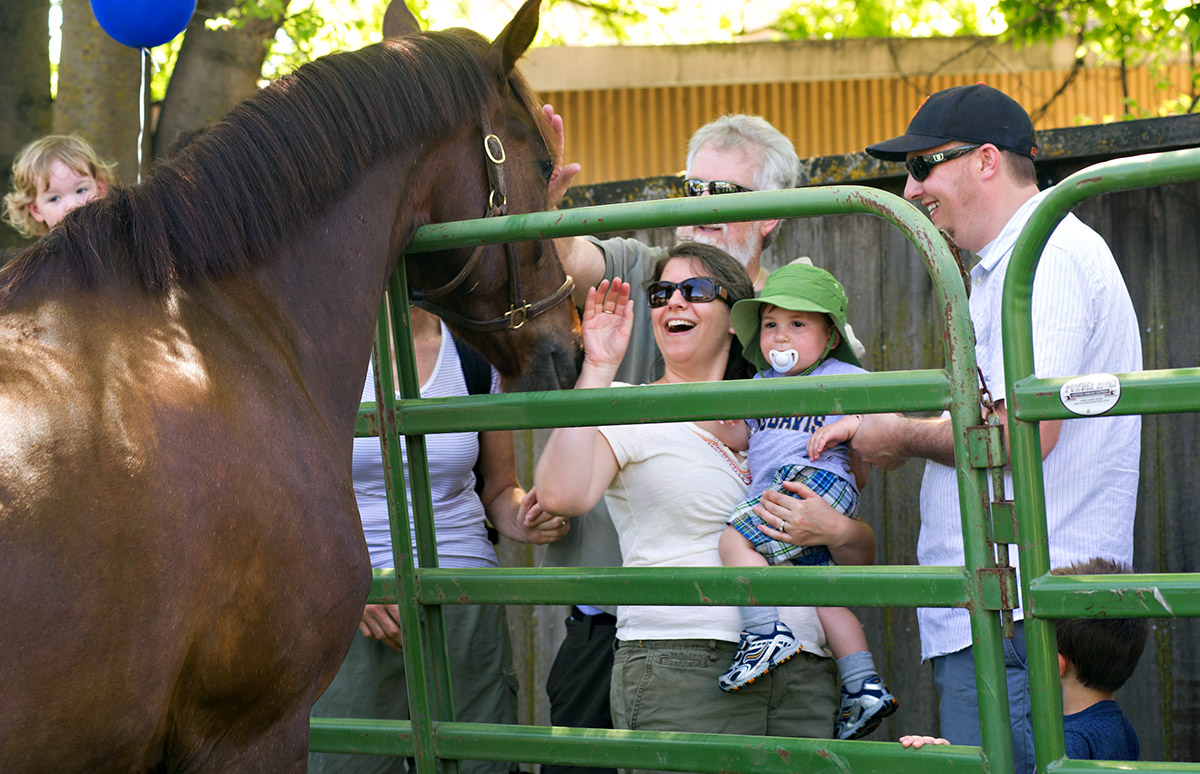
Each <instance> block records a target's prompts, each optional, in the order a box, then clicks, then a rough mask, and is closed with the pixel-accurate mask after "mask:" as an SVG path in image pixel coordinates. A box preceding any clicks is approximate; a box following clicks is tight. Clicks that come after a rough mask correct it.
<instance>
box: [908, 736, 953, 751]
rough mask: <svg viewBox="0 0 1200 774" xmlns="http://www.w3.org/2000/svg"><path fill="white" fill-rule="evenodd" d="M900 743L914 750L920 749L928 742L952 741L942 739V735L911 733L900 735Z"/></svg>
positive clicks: (946, 742)
mask: <svg viewBox="0 0 1200 774" xmlns="http://www.w3.org/2000/svg"><path fill="white" fill-rule="evenodd" d="M900 744H902V745H904V746H905V747H911V748H913V749H914V750H919V749H921V748H922V747H924V746H925V745H927V744H950V742H949V741H947V740H945V739H942V738H941V737H940V736H917V735H915V734H910V735H909V736H902V737H900Z"/></svg>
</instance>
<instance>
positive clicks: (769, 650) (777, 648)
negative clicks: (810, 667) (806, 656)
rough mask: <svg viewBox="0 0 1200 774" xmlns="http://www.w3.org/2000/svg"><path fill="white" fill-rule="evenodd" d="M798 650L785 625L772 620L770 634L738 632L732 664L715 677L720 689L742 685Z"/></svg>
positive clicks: (735, 688)
mask: <svg viewBox="0 0 1200 774" xmlns="http://www.w3.org/2000/svg"><path fill="white" fill-rule="evenodd" d="M799 652H800V643H799V642H797V641H796V637H795V635H794V634H792V630H791V629H789V628H788V627H787V625H786V624H783V623H780V622H779V621H776V622H775V631H774V632H772V633H771V634H751V633H750V632H745V631H744V632H742V639H741V641H740V642H739V643H738V649H737V653H734V654H733V663H732V664H730V666H729V669H727V670H725V674H723V675H721V676H720V677H718V678H717V685H719V686H720V687H721V690H722V691H725V692H727V693H728V692H730V691H736V690H738V689H739V688H744V687H746V686H747V685H749V684H750V683H752V682H754V681H755V680H757V679H758V678H760V677H762V676H763V675H765V674H766V673H767V672H770V671H771V670H772V669H774V668H775V667H777V666H779V665H780V664H782V663H784V662H785V661H787V660H788V659H790V658H791V657H792V656H794V655H796V654H797V653H799Z"/></svg>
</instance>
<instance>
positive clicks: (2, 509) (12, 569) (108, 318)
mask: <svg viewBox="0 0 1200 774" xmlns="http://www.w3.org/2000/svg"><path fill="white" fill-rule="evenodd" d="M398 17H402V18H400V21H401V27H402V28H403V29H404V31H406V32H409V33H412V34H410V35H407V36H405V37H400V38H394V39H389V40H386V41H385V42H384V43H382V44H379V45H375V46H370V47H368V48H365V49H363V50H361V51H358V52H353V53H346V54H338V55H334V56H330V57H326V58H324V59H321V60H318V61H316V62H313V63H311V64H309V65H307V66H305V67H302V68H300V69H299V70H297V71H296V72H295V73H294V74H292V75H290V76H288V77H286V78H283V79H281V80H280V81H279V82H278V83H276V84H274V85H272V86H270V87H269V88H267V89H265V90H264V91H262V92H261V93H260V94H258V95H256V96H254V97H252V98H251V99H249V100H247V101H246V102H244V103H242V104H240V105H239V106H237V107H236V108H234V110H233V111H232V112H231V113H230V115H229V116H228V117H227V118H225V119H224V120H223V121H221V122H220V123H218V124H215V125H214V126H213V127H211V128H210V129H208V130H206V131H205V132H203V133H202V134H201V135H199V136H198V137H197V138H195V139H194V140H192V142H191V143H190V144H189V145H188V146H187V147H185V148H184V149H183V150H181V151H180V152H179V154H178V155H177V156H176V157H175V158H173V159H171V160H170V161H169V162H166V163H164V164H163V165H162V166H160V167H159V168H158V169H156V170H155V172H154V174H153V175H152V176H150V177H149V179H148V180H147V181H146V182H144V183H142V184H140V185H137V186H132V187H123V188H118V189H116V190H113V191H111V192H110V193H109V195H108V196H107V197H105V198H104V199H102V200H98V201H96V202H94V203H92V204H90V205H88V206H85V207H83V208H81V209H79V210H76V211H75V212H73V213H71V215H70V216H69V217H68V218H67V219H66V220H65V221H64V222H63V223H62V224H60V226H59V227H58V228H57V229H55V231H54V232H53V233H52V234H50V235H49V236H48V237H47V238H45V239H43V240H42V241H41V242H39V243H37V244H35V245H34V246H32V247H31V248H29V249H28V250H27V251H25V252H23V253H21V254H18V255H17V256H16V257H15V258H14V259H13V260H12V261H11V262H10V263H9V264H8V265H7V266H6V267H5V268H4V269H3V270H2V271H0V693H2V696H3V698H2V700H0V701H2V704H3V709H0V771H4V772H18V771H19V772H32V771H54V772H61V771H89V772H94V771H121V772H128V771H160V770H161V771H196V770H210V771H222V772H223V771H300V770H303V768H304V766H305V758H306V753H307V747H308V715H309V709H310V707H311V706H312V703H313V701H314V699H315V698H316V697H317V696H319V695H320V693H321V692H322V691H323V690H324V688H325V686H326V685H327V684H328V683H329V681H330V680H331V679H332V677H333V675H334V673H335V672H336V670H337V668H338V665H339V664H340V662H341V660H342V657H343V656H344V654H345V652H346V649H347V648H348V647H349V644H350V640H351V638H352V636H353V635H354V632H355V623H356V622H357V620H358V619H359V616H360V614H361V612H362V607H363V604H364V601H365V599H366V594H367V590H368V588H369V584H370V565H369V563H368V560H367V553H366V549H365V545H364V542H363V536H362V530H361V527H360V525H359V521H358V516H357V509H356V506H355V501H354V495H353V492H352V489H351V481H350V458H351V454H350V450H351V440H352V435H353V426H354V420H355V415H356V411H357V408H358V401H359V396H360V394H361V391H362V383H363V377H364V375H365V374H366V371H367V363H368V356H369V354H370V348H371V340H372V334H373V324H374V318H375V314H376V311H377V309H378V306H379V301H380V298H381V296H382V293H383V289H384V285H385V281H386V278H387V277H388V275H389V273H390V272H391V270H392V268H393V267H394V265H395V262H396V260H397V257H398V256H399V254H400V253H401V251H402V250H403V249H404V247H405V245H406V244H407V242H408V241H409V239H410V237H411V235H412V233H413V230H414V229H415V228H416V227H417V226H419V225H421V224H423V223H427V222H436V221H443V220H456V219H465V218H477V217H480V216H481V215H483V214H484V213H485V211H486V210H487V207H488V201H489V195H490V191H489V179H493V182H494V178H495V177H496V174H495V170H493V171H492V172H491V173H489V172H488V170H487V169H486V167H487V166H488V165H491V164H492V162H491V161H488V154H485V150H484V143H485V140H484V139H483V135H485V134H490V133H494V134H495V135H497V137H498V140H499V142H500V143H502V144H503V148H504V151H505V152H506V154H507V162H506V163H505V164H504V172H503V174H502V175H500V178H501V180H502V181H503V182H504V186H505V188H506V190H505V191H504V192H503V193H504V194H505V195H506V197H507V203H508V208H509V210H511V211H514V212H520V211H529V210H536V209H540V208H544V207H545V205H546V182H547V177H546V175H547V174H548V173H549V171H550V169H551V168H552V155H551V150H550V148H549V147H548V145H547V142H546V140H545V136H546V127H545V126H543V123H544V120H543V119H542V117H541V114H540V111H538V110H536V109H535V108H536V105H535V103H534V102H533V100H532V99H531V94H530V91H529V89H528V87H527V86H526V85H525V84H524V82H523V81H522V80H521V79H520V77H519V76H518V75H517V74H516V73H515V71H514V70H513V64H514V62H515V60H516V59H517V58H518V57H520V55H521V54H522V53H523V52H524V50H525V48H526V47H527V46H528V44H529V42H530V40H531V39H532V37H533V34H534V32H535V31H536V28H537V2H536V0H533V1H532V2H530V3H527V4H526V5H525V7H524V8H522V9H521V11H519V12H518V14H517V15H516V17H515V18H514V19H513V21H512V22H511V23H510V24H509V26H508V27H507V28H506V29H505V30H504V32H503V33H501V35H500V36H499V37H498V38H497V39H496V41H495V42H494V43H491V44H489V43H488V42H487V41H486V40H484V39H483V38H481V37H479V36H478V35H476V34H475V33H472V32H468V31H466V30H452V31H448V32H441V33H421V34H417V33H416V24H415V20H413V19H412V17H411V16H410V15H408V14H407V13H402V14H397V15H391V14H389V18H392V19H395V18H398ZM484 126H486V127H489V128H487V129H486V130H485V129H483V128H481V127H484ZM486 142H488V143H490V146H491V155H493V156H495V155H497V150H498V146H497V144H496V143H497V140H489V141H486ZM497 198H499V197H498V196H494V195H493V196H492V199H493V203H494V202H495V200H496V199H497ZM471 255H472V251H471V250H466V249H464V250H461V251H456V252H453V253H447V254H444V255H439V256H435V257H429V256H417V257H414V258H412V259H410V260H409V261H408V267H409V268H408V278H409V281H410V284H411V286H412V287H414V288H438V287H439V286H442V285H445V284H447V283H448V282H449V281H450V280H452V279H453V278H454V277H455V276H456V275H458V274H459V271H460V269H461V268H462V267H463V266H464V265H465V264H466V263H467V262H468V260H470V261H471V264H472V265H471V266H470V268H469V270H468V271H467V275H468V276H467V277H466V280H465V281H464V282H462V283H460V285H459V287H458V288H457V290H456V291H455V292H454V293H451V294H448V295H446V296H443V298H442V299H440V303H444V304H445V306H446V307H447V308H449V309H450V310H451V311H452V312H456V313H459V314H461V315H462V316H463V317H464V318H471V319H490V318H492V317H495V316H497V315H498V314H502V313H503V308H504V307H506V306H507V305H508V304H509V303H510V302H509V299H508V295H509V293H508V287H509V285H510V284H511V280H510V279H509V278H507V277H506V274H507V273H508V265H507V264H508V263H509V258H508V257H507V256H506V251H505V248H503V247H501V246H496V247H489V248H486V249H484V250H483V251H482V252H481V253H480V255H478V256H475V257H471ZM512 258H513V259H514V260H515V262H516V263H517V264H519V266H517V267H516V271H517V272H518V273H519V274H520V276H521V280H520V281H521V283H522V287H523V289H524V293H525V294H527V295H528V296H529V298H528V300H529V301H530V302H531V303H532V302H536V301H538V300H541V299H543V298H544V297H548V296H553V295H554V294H555V293H556V291H559V290H560V288H561V287H562V286H563V285H564V276H563V273H562V269H561V267H560V266H559V264H558V261H557V259H556V257H555V255H554V253H553V251H552V250H550V249H549V248H548V247H546V246H545V244H543V243H523V244H521V245H517V246H515V251H514V252H513V254H512ZM481 289H487V291H486V292H483V291H482V290H481ZM568 292H569V287H568ZM542 306H543V307H544V306H547V305H546V304H543V305H542ZM535 308H536V304H535ZM576 330H577V329H576V326H575V320H574V312H573V310H572V309H571V308H570V304H563V305H558V306H555V307H554V308H552V309H550V310H549V311H547V312H546V313H545V314H544V315H542V316H540V317H538V318H537V319H536V320H533V321H532V322H530V323H528V324H526V325H523V326H521V327H519V328H518V329H516V330H508V329H506V330H503V331H500V332H496V333H494V334H488V335H483V334H478V333H472V332H470V331H463V333H464V334H465V336H466V338H468V339H469V340H470V341H471V342H472V343H473V344H474V345H475V346H476V347H477V348H478V349H480V350H481V351H482V352H483V353H484V354H485V355H487V356H488V357H489V358H490V359H491V360H492V361H493V362H495V363H497V364H498V365H499V366H500V367H501V369H502V373H503V375H504V377H505V381H506V383H507V384H508V386H512V387H525V388H536V387H554V386H556V385H557V384H559V383H568V382H570V381H571V380H572V379H573V377H574V365H575V359H576V357H577V354H578V339H577V334H576ZM530 353H540V355H541V359H542V360H543V361H545V362H535V361H534V359H533V356H532V355H531V354H530ZM551 361H554V362H553V363H552V362H551Z"/></svg>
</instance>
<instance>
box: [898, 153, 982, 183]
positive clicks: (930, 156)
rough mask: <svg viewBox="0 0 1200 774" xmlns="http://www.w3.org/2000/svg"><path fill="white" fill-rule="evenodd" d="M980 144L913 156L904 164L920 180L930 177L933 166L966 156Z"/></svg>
mask: <svg viewBox="0 0 1200 774" xmlns="http://www.w3.org/2000/svg"><path fill="white" fill-rule="evenodd" d="M978 147H979V146H978V145H964V146H962V147H961V148H951V149H949V150H944V151H938V152H937V153H927V154H925V155H924V156H913V157H912V158H911V159H909V160H908V161H906V162H904V166H906V167H908V174H910V175H912V179H913V180H916V181H917V182H920V181H922V180H924V179H925V178H927V177H929V173H930V172H932V171H933V168H934V167H936V166H937V165H938V164H941V163H942V162H943V161H950V160H951V159H956V158H958V157H959V156H965V155H967V154H968V153H970V152H971V151H973V150H975V149H976V148H978Z"/></svg>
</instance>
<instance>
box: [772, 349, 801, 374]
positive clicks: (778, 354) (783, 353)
mask: <svg viewBox="0 0 1200 774" xmlns="http://www.w3.org/2000/svg"><path fill="white" fill-rule="evenodd" d="M767 359H768V360H770V361H771V368H773V369H774V370H775V373H777V374H787V372H788V371H791V370H792V369H793V368H795V367H796V361H797V360H799V359H800V353H799V352H797V351H796V350H794V349H784V350H778V349H773V350H771V351H770V352H768V353H767Z"/></svg>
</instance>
